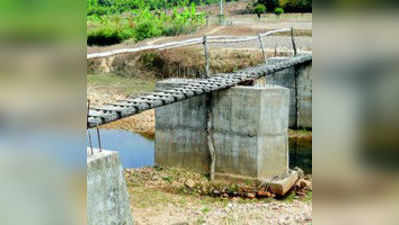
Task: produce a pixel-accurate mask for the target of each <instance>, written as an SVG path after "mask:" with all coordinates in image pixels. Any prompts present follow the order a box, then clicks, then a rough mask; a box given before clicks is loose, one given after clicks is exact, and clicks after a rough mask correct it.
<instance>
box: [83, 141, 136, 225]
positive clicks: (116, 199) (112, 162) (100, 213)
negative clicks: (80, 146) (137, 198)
mask: <svg viewBox="0 0 399 225" xmlns="http://www.w3.org/2000/svg"><path fill="white" fill-rule="evenodd" d="M87 220H88V224H89V225H99V224H101V225H133V217H132V213H131V208H130V201H129V196H128V192H127V188H126V182H125V177H124V176H123V172H122V166H121V163H120V161H119V156H118V153H117V152H111V151H104V150H103V151H102V152H99V151H98V150H97V149H95V153H94V154H93V155H91V154H90V151H89V150H88V152H87Z"/></svg>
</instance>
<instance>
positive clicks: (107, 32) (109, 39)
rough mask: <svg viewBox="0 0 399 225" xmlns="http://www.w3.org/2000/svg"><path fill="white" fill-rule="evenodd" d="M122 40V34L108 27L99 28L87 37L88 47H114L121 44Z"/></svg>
mask: <svg viewBox="0 0 399 225" xmlns="http://www.w3.org/2000/svg"><path fill="white" fill-rule="evenodd" d="M122 40H123V38H122V36H121V35H120V32H119V31H118V30H116V29H113V28H111V27H108V26H105V27H101V28H98V29H96V30H94V31H91V32H89V33H88V35H87V45H100V46H105V45H113V44H118V43H120V42H121V41H122Z"/></svg>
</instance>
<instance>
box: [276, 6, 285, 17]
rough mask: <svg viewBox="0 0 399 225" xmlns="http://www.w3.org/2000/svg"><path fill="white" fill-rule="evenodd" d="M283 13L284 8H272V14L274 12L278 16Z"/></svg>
mask: <svg viewBox="0 0 399 225" xmlns="http://www.w3.org/2000/svg"><path fill="white" fill-rule="evenodd" d="M283 13H284V9H282V8H276V9H275V10H274V14H276V15H277V16H280V15H281V14H283Z"/></svg>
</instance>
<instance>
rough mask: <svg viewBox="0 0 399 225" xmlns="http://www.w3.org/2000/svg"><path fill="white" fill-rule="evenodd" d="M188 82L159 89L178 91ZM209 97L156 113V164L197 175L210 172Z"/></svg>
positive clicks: (171, 82) (167, 82) (168, 82)
mask: <svg viewBox="0 0 399 225" xmlns="http://www.w3.org/2000/svg"><path fill="white" fill-rule="evenodd" d="M186 82H189V80H181V79H170V80H164V81H160V82H158V83H157V88H159V89H168V88H176V87H180V86H181V85H183V84H185V83H186ZM207 107H208V106H207V96H206V95H201V96H197V97H194V98H191V99H188V100H185V101H181V102H177V103H174V104H171V105H167V106H164V107H161V108H157V109H156V110H155V130H156V132H155V163H156V164H158V165H161V166H167V167H182V168H188V169H192V170H195V171H198V172H208V171H209V157H210V155H209V150H208V145H207V144H206V143H207V140H208V139H207V131H206V129H207V123H206V120H207V113H208V108H207Z"/></svg>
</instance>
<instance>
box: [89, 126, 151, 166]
mask: <svg viewBox="0 0 399 225" xmlns="http://www.w3.org/2000/svg"><path fill="white" fill-rule="evenodd" d="M90 134H91V139H92V143H93V147H95V148H97V147H98V141H97V132H96V130H90ZM100 134H101V145H102V148H103V149H107V150H112V151H117V152H119V157H120V160H121V162H122V166H123V167H124V168H142V167H145V166H152V165H154V141H153V140H151V139H148V138H145V137H143V136H141V135H139V134H135V133H133V132H130V131H122V130H106V129H101V130H100Z"/></svg>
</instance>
